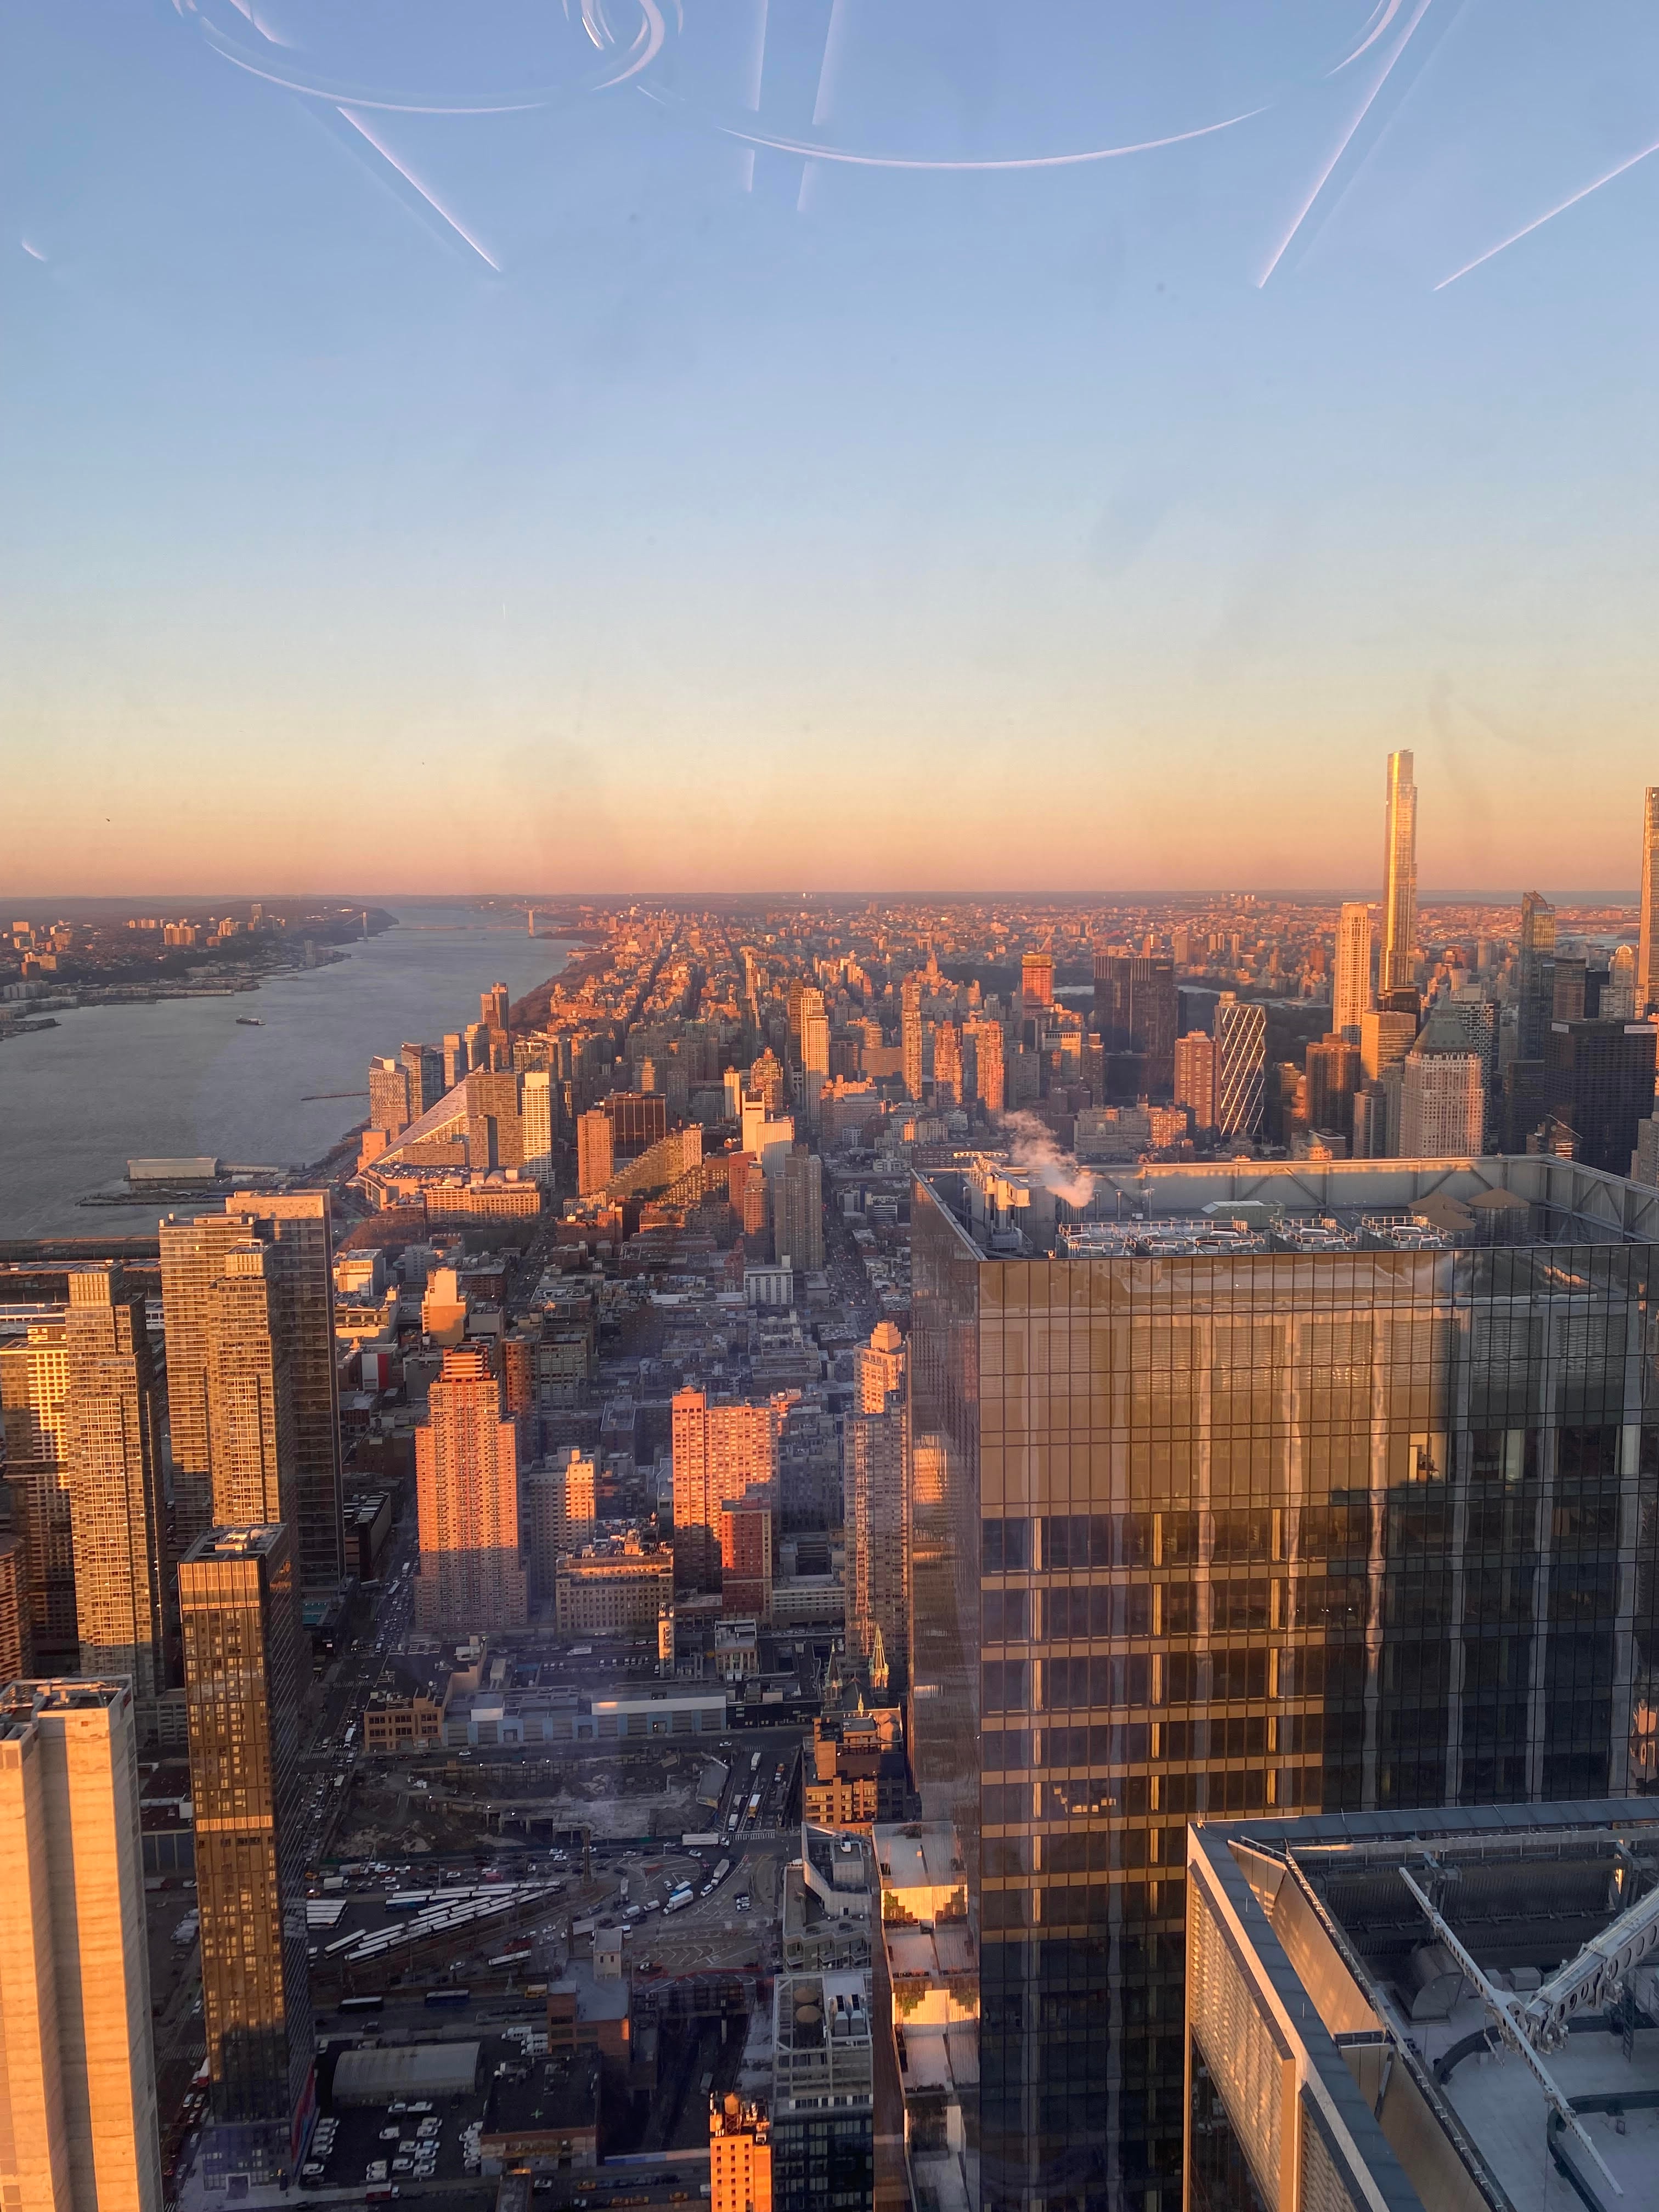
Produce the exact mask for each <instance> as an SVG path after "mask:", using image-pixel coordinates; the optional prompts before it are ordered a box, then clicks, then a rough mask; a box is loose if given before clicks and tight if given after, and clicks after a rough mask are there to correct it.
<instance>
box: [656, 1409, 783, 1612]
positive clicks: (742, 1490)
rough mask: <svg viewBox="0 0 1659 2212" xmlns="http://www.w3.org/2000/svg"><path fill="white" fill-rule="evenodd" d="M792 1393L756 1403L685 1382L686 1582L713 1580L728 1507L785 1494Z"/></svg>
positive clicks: (678, 1425)
mask: <svg viewBox="0 0 1659 2212" xmlns="http://www.w3.org/2000/svg"><path fill="white" fill-rule="evenodd" d="M785 1403H786V1401H777V1402H776V1403H769V1404H766V1405H759V1406H756V1405H750V1404H747V1403H745V1402H744V1401H742V1400H739V1399H736V1398H717V1399H714V1400H712V1401H711V1400H710V1398H709V1397H708V1395H707V1393H706V1392H704V1391H702V1390H680V1391H677V1392H676V1393H675V1395H674V1401H673V1406H672V1409H671V1413H672V1423H673V1430H672V1434H673V1453H674V1572H675V1576H676V1578H677V1580H678V1583H680V1586H681V1587H682V1588H683V1589H710V1588H712V1587H713V1583H714V1569H715V1566H716V1565H717V1564H718V1562H719V1559H720V1512H721V1510H722V1508H723V1507H725V1506H727V1505H752V1506H764V1507H768V1508H770V1509H771V1510H774V1511H775V1510H776V1509H777V1502H778V1444H779V1439H780V1436H781V1431H782V1425H783V1409H784V1405H785Z"/></svg>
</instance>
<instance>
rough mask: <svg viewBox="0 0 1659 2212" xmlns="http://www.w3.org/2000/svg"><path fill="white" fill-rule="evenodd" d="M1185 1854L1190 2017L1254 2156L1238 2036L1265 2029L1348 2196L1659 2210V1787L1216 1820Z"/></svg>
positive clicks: (1512, 2208) (1243, 2041)
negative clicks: (1229, 1986)
mask: <svg viewBox="0 0 1659 2212" xmlns="http://www.w3.org/2000/svg"><path fill="white" fill-rule="evenodd" d="M1188 1865H1189V1870H1190V1872H1191V1874H1192V1875H1193V1877H1194V1883H1193V1896H1194V1903H1195V1904H1196V1905H1197V1906H1198V1915H1199V1917H1198V1921H1197V1926H1196V1929H1195V1938H1196V1955H1197V1957H1198V1960H1199V1961H1200V1963H1199V1965H1198V1967H1197V1970H1196V1972H1194V1975H1193V1977H1192V1987H1191V1991H1190V1994H1189V1999H1188V2004H1189V2019H1190V2020H1191V2021H1192V2024H1193V2027H1194V2034H1195V2036H1196V2037H1197V2039H1198V2043H1199V2045H1200V2048H1201V2049H1202V2050H1203V2051H1204V2053H1205V2060H1206V2064H1207V2066H1208V2068H1209V2069H1210V2072H1211V2074H1212V2076H1213V2078H1214V2081H1215V2086H1216V2088H1217V2090H1218V2093H1219V2095H1220V2098H1221V2101H1222V2103H1223V2105H1224V2106H1225V2108H1226V2110H1227V2112H1228V2114H1229V2117H1230V2118H1231V2119H1232V2121H1233V2124H1234V2126H1235V2130H1236V2132H1237V2134H1238V2136H1239V2139H1240V2142H1241V2144H1242V2145H1243V2148H1244V2149H1245V2153H1246V2155H1247V2157H1249V2159H1250V2161H1251V2164H1252V2167H1253V2170H1255V2169H1256V2168H1258V2167H1260V2166H1262V2165H1263V2164H1264V2163H1265V2162H1270V2159H1271V2155H1272V2154H1271V2153H1270V2152H1269V2149H1268V2147H1267V2142H1266V2137H1265V2135H1264V2132H1263V2130H1261V2126H1260V2124H1258V2123H1256V2122H1255V2121H1254V2120H1253V2119H1252V2118H1251V2116H1250V2115H1249V2112H1248V2111H1246V2110H1244V2109H1243V2105H1244V2103H1245V2101H1246V2100H1243V2099H1241V2098H1239V2096H1238V2088H1239V2085H1240V2083H1241V2082H1242V2081H1243V2076H1244V2073H1245V2071H1246V2070H1247V2069H1246V2068H1245V2067H1243V2066H1240V2065H1238V2064H1237V2062H1236V2060H1235V2058H1234V2057H1233V2056H1231V2054H1233V2053H1236V2052H1237V2051H1242V2050H1243V2048H1244V2047H1245V2046H1246V2045H1248V2044H1249V2041H1250V2039H1251V2037H1252V2035H1253V2034H1255V2033H1257V2032H1258V2028H1265V2029H1266V2030H1267V2033H1268V2035H1269V2036H1270V2038H1271V2039H1273V2041H1274V2042H1275V2043H1276V2044H1277V2045H1279V2047H1280V2048H1281V2050H1283V2049H1288V2051H1289V2053H1290V2056H1291V2059H1292V2061H1293V2063H1294V2065H1295V2068H1296V2073H1297V2080H1298V2082H1299V2084H1300V2088H1301V2101H1302V2104H1303V2106H1304V2108H1306V2109H1310V2111H1311V2112H1312V2115H1313V2118H1314V2120H1315V2123H1316V2125H1317V2126H1318V2128H1319V2131H1320V2132H1321V2133H1322V2135H1323V2136H1325V2137H1326V2139H1327V2140H1326V2148H1327V2150H1328V2152H1330V2153H1331V2154H1332V2155H1333V2156H1334V2157H1335V2158H1337V2160H1338V2161H1339V2163H1340V2164H1342V2163H1346V2165H1347V2166H1349V2167H1350V2169H1351V2172H1352V2173H1353V2174H1363V2175H1364V2176H1365V2177H1366V2178H1367V2179H1369V2181H1370V2185H1371V2189H1370V2190H1364V2189H1358V2190H1353V2189H1352V2188H1351V2192H1350V2193H1352V2194H1353V2195H1354V2197H1355V2198H1356V2201H1363V2200H1364V2197H1367V2196H1371V2197H1372V2201H1373V2202H1375V2201H1376V2197H1377V2196H1378V2195H1380V2197H1381V2199H1382V2200H1383V2201H1384V2202H1385V2203H1388V2204H1389V2205H1391V2206H1393V2207H1395V2208H1397V2212H1413V2208H1415V2207H1417V2206H1419V2205H1429V2206H1434V2205H1437V2204H1441V2203H1452V2202H1455V2201H1462V2202H1463V2203H1467V2204H1468V2205H1470V2206H1480V2205H1484V2206H1486V2207H1487V2208H1490V2212H1581V2208H1583V2212H1613V2207H1614V2206H1615V2205H1618V2206H1620V2207H1621V2208H1623V2212H1659V1802H1656V1801H1654V1800H1653V1799H1650V1798H1638V1799H1633V1800H1610V1801H1601V1802H1595V1803H1591V1804H1555V1805H1532V1806H1515V1807H1482V1808H1478V1809H1457V1808H1453V1809H1450V1810H1446V1811H1437V1812H1432V1813H1420V1814H1348V1815H1328V1816H1322V1817H1320V1818H1316V1819H1310V1820H1286V1821H1273V1820H1251V1821H1227V1820H1221V1821H1217V1822H1212V1823H1208V1824H1206V1826H1204V1827H1202V1828H1197V1829H1194V1830H1192V1831H1190V1832H1189V1838H1188ZM1218 1937H1219V1939H1220V1940H1219V1942H1218V1941H1217V1938H1218ZM1206 1945H1207V1953H1208V1955H1207V1956H1206ZM1229 1957H1231V1961H1232V1966H1231V1967H1230V1966H1229V1965H1228V1963H1227V1961H1228V1959H1229ZM1234 1968H1237V1973H1238V1975H1239V1976H1242V1978H1243V1982H1244V1984H1245V1989H1244V1990H1242V1991H1241V1990H1237V1979H1236V1977H1235V1974H1234V1972H1233V1969H1234ZM1229 1982H1232V1983H1233V1984H1234V1990H1235V1994H1234V1995H1233V1996H1229V1995H1228V1994H1227V1993H1226V1992H1225V1990H1224V1988H1223V1984H1226V1983H1229ZM1238 1995H1243V1996H1244V1997H1245V2008H1244V2009H1243V2010H1242V2011H1241V2010H1240V2008H1239V2007H1238V2004H1237V1996H1238ZM1206 2020H1207V2021H1209V2022H1210V2023H1211V2027H1210V2032H1209V2033H1207V2034H1206ZM1236 2102H1237V2103H1238V2104H1239V2105H1240V2107H1241V2109H1240V2110H1239V2111H1237V2112H1235V2110H1234V2106H1235V2103H1236ZM1255 2178H1256V2180H1257V2183H1258V2185H1259V2186H1261V2187H1262V2188H1263V2189H1265V2190H1267V2191H1268V2192H1269V2201H1272V2195H1273V2191H1274V2190H1275V2189H1276V2185H1277V2179H1278V2177H1277V2176H1276V2175H1272V2174H1268V2173H1266V2172H1261V2171H1257V2172H1256V2174H1255ZM1373 2192H1376V2194H1373Z"/></svg>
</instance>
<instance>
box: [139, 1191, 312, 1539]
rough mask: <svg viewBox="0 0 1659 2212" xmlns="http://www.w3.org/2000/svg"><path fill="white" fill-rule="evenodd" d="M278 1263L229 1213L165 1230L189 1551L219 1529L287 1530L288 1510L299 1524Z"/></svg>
mask: <svg viewBox="0 0 1659 2212" xmlns="http://www.w3.org/2000/svg"><path fill="white" fill-rule="evenodd" d="M276 1266H277V1262H276V1253H275V1250H274V1248H273V1247H272V1246H271V1245H270V1244H269V1243H266V1242H265V1241H264V1239H262V1238H261V1237H259V1235H258V1232H257V1231H255V1230H254V1229H253V1228H252V1225H250V1224H249V1223H247V1222H246V1221H243V1220H240V1219H238V1218H234V1217H232V1216H231V1215H228V1214H204V1215H203V1216H201V1217H200V1218H198V1219H197V1220H194V1221H173V1220H167V1221H164V1222H163V1223H162V1224H161V1304H162V1312H163V1316H164V1319H165V1325H166V1330H167V1425H168V1430H169V1432H170V1435H171V1437H172V1443H173V1502H174V1514H175V1520H176V1524H177V1529H178V1541H179V1548H180V1550H181V1552H182V1551H185V1550H188V1548H189V1547H190V1546H191V1544H193V1543H194V1542H195V1541H196V1540H197V1537H198V1536H200V1535H202V1534H204V1533H205V1531H206V1529H207V1528H211V1527H213V1526H214V1525H216V1523H226V1524H228V1523H230V1522H256V1521H257V1522H264V1521H267V1520H269V1521H279V1520H282V1519H283V1512H284V1510H286V1513H287V1516H288V1518H289V1522H293V1521H294V1520H295V1516H296V1514H297V1510H298V1503H299V1500H298V1493H297V1489H296V1486H295V1472H296V1471H295V1456H296V1454H297V1452H298V1449H299V1444H298V1436H297V1431H296V1430H295V1412H294V1377H293V1370H292V1367H291V1364H290V1362H289V1358H288V1353H287V1347H286V1346H284V1344H283V1341H282V1339H281V1337H280V1335H279V1334H278V1331H277V1310H276V1297H275V1292H276ZM239 1507H240V1509H242V1510H240V1512H238V1510H237V1509H238V1508H239ZM250 1509H252V1510H250Z"/></svg>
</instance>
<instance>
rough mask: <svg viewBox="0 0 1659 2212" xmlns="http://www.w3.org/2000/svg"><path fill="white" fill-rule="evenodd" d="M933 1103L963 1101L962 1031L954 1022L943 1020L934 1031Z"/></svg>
mask: <svg viewBox="0 0 1659 2212" xmlns="http://www.w3.org/2000/svg"><path fill="white" fill-rule="evenodd" d="M933 1103H934V1104H935V1105H936V1106H939V1107H945V1108H948V1107H951V1106H960V1105H961V1103H962V1031H961V1030H959V1029H958V1028H957V1025H956V1024H955V1023H954V1022H941V1023H940V1024H939V1027H938V1028H937V1029H936V1030H934V1031H933Z"/></svg>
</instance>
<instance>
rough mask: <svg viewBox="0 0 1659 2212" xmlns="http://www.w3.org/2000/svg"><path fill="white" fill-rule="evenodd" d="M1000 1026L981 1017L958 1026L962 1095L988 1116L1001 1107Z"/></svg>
mask: <svg viewBox="0 0 1659 2212" xmlns="http://www.w3.org/2000/svg"><path fill="white" fill-rule="evenodd" d="M1002 1047H1003V1036H1002V1024H1001V1023H1000V1022H994V1021H991V1020H988V1019H987V1018H984V1017H981V1018H980V1019H978V1020H977V1021H967V1022H964V1023H963V1025H962V1065H963V1097H964V1098H977V1099H978V1101H979V1103H980V1104H981V1106H982V1107H983V1108H984V1109H985V1110H986V1112H987V1114H1000V1113H1001V1111H1002V1108H1003V1097H1004V1092H1003V1070H1002Z"/></svg>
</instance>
